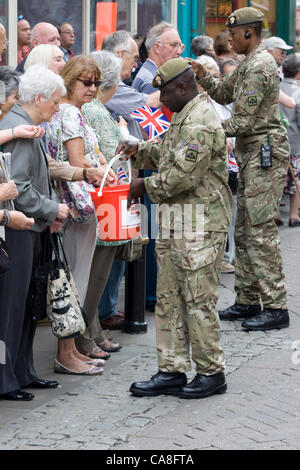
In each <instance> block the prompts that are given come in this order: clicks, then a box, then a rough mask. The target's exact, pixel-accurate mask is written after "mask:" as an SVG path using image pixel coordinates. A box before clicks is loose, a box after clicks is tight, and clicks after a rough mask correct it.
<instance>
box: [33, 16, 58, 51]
mask: <svg viewBox="0 0 300 470" xmlns="http://www.w3.org/2000/svg"><path fill="white" fill-rule="evenodd" d="M39 44H50V45H55V46H60V36H59V32H58V30H57V28H56V27H55V26H54V25H53V24H51V23H44V22H43V23H37V24H36V25H35V26H34V28H33V30H32V35H31V45H32V47H36V46H38V45H39Z"/></svg>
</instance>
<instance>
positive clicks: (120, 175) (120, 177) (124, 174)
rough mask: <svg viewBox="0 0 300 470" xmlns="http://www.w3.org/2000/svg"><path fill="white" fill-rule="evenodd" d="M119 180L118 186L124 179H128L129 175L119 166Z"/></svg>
mask: <svg viewBox="0 0 300 470" xmlns="http://www.w3.org/2000/svg"><path fill="white" fill-rule="evenodd" d="M117 178H118V184H120V182H121V181H122V180H123V179H124V178H127V175H126V173H125V171H124V170H123V168H122V167H121V166H119V169H118V175H117Z"/></svg>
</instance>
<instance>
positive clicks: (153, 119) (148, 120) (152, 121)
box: [131, 106, 170, 139]
mask: <svg viewBox="0 0 300 470" xmlns="http://www.w3.org/2000/svg"><path fill="white" fill-rule="evenodd" d="M131 117H133V118H134V119H135V120H136V121H137V122H138V123H139V124H140V125H141V126H142V127H143V129H145V131H146V132H147V134H148V136H149V138H150V139H155V137H158V136H159V135H161V134H164V133H165V132H166V131H167V130H168V128H169V126H170V122H169V121H168V119H167V118H166V116H165V115H164V114H163V113H162V112H161V110H160V109H157V108H152V106H142V107H141V108H138V109H137V110H136V111H133V113H131Z"/></svg>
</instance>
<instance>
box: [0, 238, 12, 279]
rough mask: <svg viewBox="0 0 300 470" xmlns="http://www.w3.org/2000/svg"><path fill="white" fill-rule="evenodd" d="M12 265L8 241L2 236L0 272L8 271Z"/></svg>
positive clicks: (0, 240) (0, 241)
mask: <svg viewBox="0 0 300 470" xmlns="http://www.w3.org/2000/svg"><path fill="white" fill-rule="evenodd" d="M10 265H11V258H10V254H9V250H8V246H7V243H6V242H5V241H4V240H3V238H0V274H4V273H6V272H7V271H8V270H9V268H10Z"/></svg>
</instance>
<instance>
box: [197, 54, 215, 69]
mask: <svg viewBox="0 0 300 470" xmlns="http://www.w3.org/2000/svg"><path fill="white" fill-rule="evenodd" d="M196 62H199V64H201V65H203V67H207V68H208V69H214V70H216V71H217V72H218V73H219V72H220V69H219V66H218V64H217V62H216V61H215V60H214V59H213V58H212V57H210V56H209V55H205V54H203V55H201V56H200V57H197V59H196Z"/></svg>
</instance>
